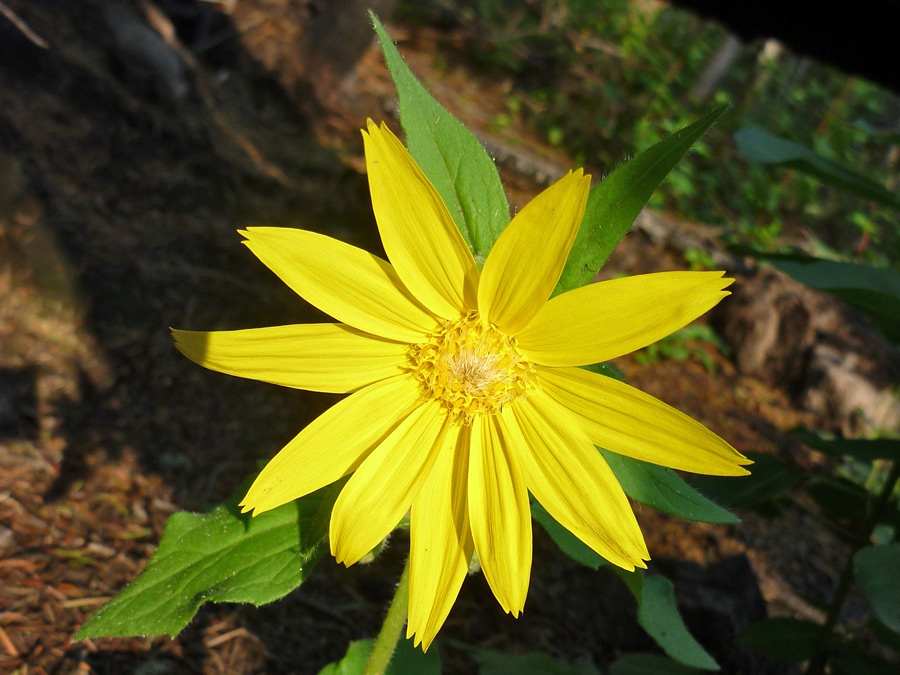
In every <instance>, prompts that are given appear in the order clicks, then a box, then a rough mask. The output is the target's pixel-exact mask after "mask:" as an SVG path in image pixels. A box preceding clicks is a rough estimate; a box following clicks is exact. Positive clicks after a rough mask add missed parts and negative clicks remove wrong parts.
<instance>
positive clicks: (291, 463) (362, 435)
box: [240, 375, 421, 515]
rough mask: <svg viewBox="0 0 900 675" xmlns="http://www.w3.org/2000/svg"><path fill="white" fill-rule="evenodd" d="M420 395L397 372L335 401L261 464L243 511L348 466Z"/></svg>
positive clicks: (311, 487) (306, 489) (315, 484)
mask: <svg viewBox="0 0 900 675" xmlns="http://www.w3.org/2000/svg"><path fill="white" fill-rule="evenodd" d="M420 398H421V397H420V392H419V385H418V383H417V382H416V381H415V380H414V379H413V378H411V377H409V376H406V375H401V376H398V377H394V378H391V379H388V380H383V381H381V382H376V383H375V384H373V385H370V386H368V387H366V388H365V389H361V390H359V391H358V392H356V393H354V394H351V395H350V396H348V397H347V398H345V399H343V400H342V401H339V402H338V403H336V404H335V405H333V406H332V407H331V408H329V409H328V410H326V411H325V412H324V413H322V414H321V415H319V416H318V417H317V418H316V419H315V420H313V421H312V422H311V423H310V425H309V426H307V427H306V428H305V429H304V430H303V431H301V432H300V433H299V434H298V435H297V436H295V437H294V439H293V440H292V441H291V442H290V443H288V444H287V445H286V446H285V447H284V448H283V449H282V450H281V451H280V452H279V453H278V454H277V455H275V457H273V458H272V461H270V462H269V463H268V464H266V466H265V468H264V469H263V470H262V471H261V472H260V474H259V476H257V477H256V480H255V481H253V485H251V486H250V489H249V490H248V491H247V496H245V497H244V500H243V501H242V502H241V504H240V505H241V506H242V507H243V511H245V512H246V511H249V510H251V509H253V511H254V515H256V514H259V513H262V512H263V511H268V510H269V509H274V508H276V507H278V506H281V505H282V504H286V503H287V502H289V501H292V500H294V499H297V498H298V497H302V496H304V495H308V494H309V493H310V492H315V491H316V490H318V489H319V488H321V487H325V486H326V485H330V484H331V483H333V482H334V481H336V480H338V479H339V478H342V477H343V476H346V475H347V474H348V473H350V472H351V471H354V470H355V469H356V467H357V466H359V464H360V462H362V461H363V460H364V459H365V458H366V457H367V456H368V454H369V452H371V450H372V448H374V447H375V446H377V445H378V444H379V443H381V441H382V440H383V439H384V438H386V437H387V436H388V435H389V434H390V433H391V432H392V431H393V429H394V428H395V427H396V426H397V425H398V424H399V423H400V421H401V420H402V419H404V418H405V417H406V416H407V415H408V414H409V412H410V411H411V410H412V409H414V408H415V407H416V406H417V405H418V404H419V401H420Z"/></svg>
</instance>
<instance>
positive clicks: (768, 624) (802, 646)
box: [741, 617, 822, 663]
mask: <svg viewBox="0 0 900 675" xmlns="http://www.w3.org/2000/svg"><path fill="white" fill-rule="evenodd" d="M821 631H822V627H821V626H820V625H819V624H817V623H812V622H810V621H800V620H799V619H789V618H785V617H778V618H775V619H764V620H763V621H759V622H757V623H755V624H753V625H752V626H750V628H748V629H747V630H746V632H744V634H743V635H742V636H741V642H744V643H746V644H748V645H750V646H751V647H753V649H755V650H756V651H758V652H759V653H760V654H763V655H765V656H768V657H769V658H772V659H775V660H776V661H784V662H786V663H800V662H801V661H806V660H807V659H809V658H810V657H811V656H812V655H813V652H814V651H815V648H816V641H817V640H818V639H819V633H820V632H821Z"/></svg>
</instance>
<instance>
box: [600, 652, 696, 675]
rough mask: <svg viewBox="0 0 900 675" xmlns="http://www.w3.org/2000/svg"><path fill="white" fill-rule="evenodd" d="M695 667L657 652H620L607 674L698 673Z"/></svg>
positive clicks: (681, 674)
mask: <svg viewBox="0 0 900 675" xmlns="http://www.w3.org/2000/svg"><path fill="white" fill-rule="evenodd" d="M699 672H700V671H698V670H697V669H696V668H688V667H687V666H683V665H681V664H680V663H677V662H675V661H673V660H672V659H669V658H666V657H665V656H660V655H659V654H641V653H634V654H622V656H620V657H619V658H618V659H616V661H615V663H613V664H612V665H611V666H610V667H609V675H698V674H699Z"/></svg>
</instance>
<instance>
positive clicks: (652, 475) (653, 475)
mask: <svg viewBox="0 0 900 675" xmlns="http://www.w3.org/2000/svg"><path fill="white" fill-rule="evenodd" d="M600 452H601V453H603V457H604V458H605V459H606V461H607V463H608V464H609V466H610V468H611V469H612V470H613V473H615V474H616V478H617V479H618V481H619V483H620V484H621V485H622V489H623V490H625V494H627V495H628V496H629V497H631V498H632V499H634V500H635V501H638V502H640V503H641V504H646V505H647V506H652V507H653V508H654V509H659V510H660V511H663V512H664V513H668V514H671V515H673V516H678V517H679V518H685V519H687V520H696V521H700V522H703V523H732V524H733V523H739V522H741V521H740V519H739V518H737V516H735V515H734V514H732V513H730V512H729V511H727V510H725V509H723V508H722V507H721V506H719V505H718V504H716V503H715V502H713V501H711V500H709V499H707V498H706V497H704V496H703V495H702V494H700V493H699V492H698V491H697V490H695V489H694V488H693V487H691V486H690V485H688V484H687V483H685V482H684V480H682V479H681V477H680V476H679V475H678V474H677V473H675V472H674V471H672V469H667V468H665V467H661V466H656V465H655V464H648V463H647V462H642V461H641V460H639V459H632V458H631V457H625V456H624V455H618V454H616V453H614V452H609V451H608V450H603V449H602V448H601V449H600ZM734 480H735V481H736V482H740V481H742V480H744V478H743V477H741V478H738V479H734Z"/></svg>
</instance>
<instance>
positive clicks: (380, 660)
mask: <svg viewBox="0 0 900 675" xmlns="http://www.w3.org/2000/svg"><path fill="white" fill-rule="evenodd" d="M408 602H409V559H408V558H407V560H406V564H405V565H404V566H403V573H402V574H401V575H400V581H399V582H398V583H397V590H396V591H394V597H393V598H392V599H391V604H390V606H389V607H388V612H387V616H386V617H384V623H383V624H381V630H380V631H379V632H378V637H377V638H375V646H374V647H372V653H371V654H370V655H369V660H368V661H366V667H365V668H364V669H363V675H383V673H384V671H385V670H386V669H387V667H388V663H390V660H391V657H392V656H393V655H394V649H396V647H397V642H398V641H399V640H400V635H401V632H402V630H403V626H405V625H406V606H407V603H408Z"/></svg>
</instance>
